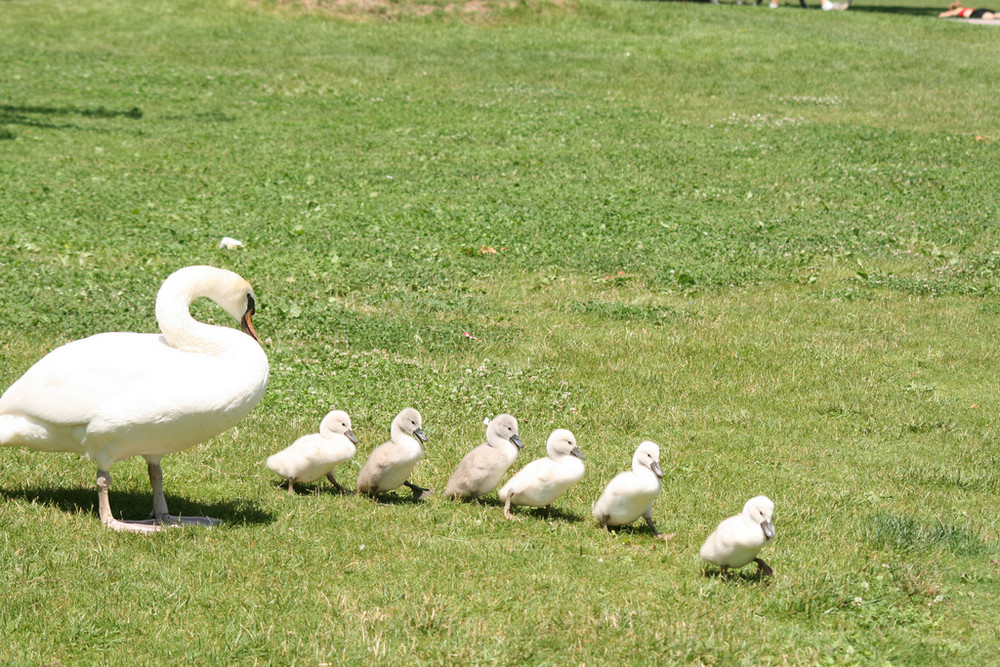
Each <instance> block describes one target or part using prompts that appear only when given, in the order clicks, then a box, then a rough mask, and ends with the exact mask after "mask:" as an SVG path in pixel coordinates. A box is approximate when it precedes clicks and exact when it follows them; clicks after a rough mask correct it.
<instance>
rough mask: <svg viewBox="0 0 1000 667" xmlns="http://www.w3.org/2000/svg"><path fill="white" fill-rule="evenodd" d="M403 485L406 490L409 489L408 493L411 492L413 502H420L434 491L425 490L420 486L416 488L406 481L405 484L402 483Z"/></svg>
mask: <svg viewBox="0 0 1000 667" xmlns="http://www.w3.org/2000/svg"><path fill="white" fill-rule="evenodd" d="M403 484H404V485H405V486H406V487H407V488H408V489H410V491H413V499H414V500H420V499H421V498H423V497H424V496H429V495H430V494H432V493H434V491H433V490H432V489H425V488H424V487H422V486H417V485H416V484H414V483H413V482H408V481H407V482H403Z"/></svg>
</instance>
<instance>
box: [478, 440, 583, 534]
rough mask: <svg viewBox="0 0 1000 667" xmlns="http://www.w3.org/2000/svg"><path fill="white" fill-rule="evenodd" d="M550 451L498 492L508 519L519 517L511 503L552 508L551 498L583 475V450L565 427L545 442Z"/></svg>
mask: <svg viewBox="0 0 1000 667" xmlns="http://www.w3.org/2000/svg"><path fill="white" fill-rule="evenodd" d="M545 450H546V452H547V453H548V456H546V457H545V458H543V459H536V460H534V461H532V462H531V463H529V464H528V465H526V466H524V467H523V468H521V469H520V470H519V471H518V472H517V474H515V475H514V476H513V477H511V478H510V479H509V480H508V481H507V483H506V484H504V485H503V488H501V489H500V492H499V493H498V494H497V495H498V496H499V497H500V500H502V501H503V502H504V507H503V515H504V516H505V517H506V518H507V519H509V520H516V519H517V517H516V516H514V515H513V514H511V513H510V506H511V505H530V506H532V507H544V508H545V510H546V512H548V511H550V510H551V508H552V501H554V500H555V499H556V498H558V497H559V496H561V495H562V494H563V493H565V492H566V489H568V488H569V487H571V486H573V485H574V484H576V483H577V482H579V481H580V480H581V479H582V478H583V472H584V466H583V452H581V451H580V449H579V447H577V446H576V438H575V437H574V436H573V434H572V433H570V432H569V431H567V430H566V429H564V428H558V429H556V430H554V431H552V434H551V435H550V436H549V440H548V442H547V443H546V445H545Z"/></svg>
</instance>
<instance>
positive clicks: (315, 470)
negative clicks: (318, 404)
mask: <svg viewBox="0 0 1000 667" xmlns="http://www.w3.org/2000/svg"><path fill="white" fill-rule="evenodd" d="M357 442H358V439H357V437H356V436H355V435H354V431H353V430H352V429H351V418H350V417H349V416H348V415H347V413H346V412H344V411H343V410H333V411H331V412H330V413H329V414H327V415H326V417H323V421H321V422H320V424H319V433H311V434H310V435H304V436H302V437H301V438H299V439H298V440H296V441H295V442H293V443H292V444H291V445H289V446H288V447H286V448H285V449H283V450H281V451H280V452H278V453H276V454H272V455H271V456H269V457H267V467H268V468H270V469H271V470H272V471H273V472H274V473H276V474H278V475H280V476H282V477H284V478H286V479H287V480H288V493H290V494H294V493H295V490H294V485H295V483H296V482H301V483H303V484H309V483H310V482H315V481H316V480H317V479H319V478H320V477H323V476H326V478H327V479H328V480H330V483H332V484H333V485H334V486H335V487H337V490H338V491H340V492H341V493H349V491H348V490H347V489H345V488H344V487H342V486H341V485H340V484H339V483H338V482H337V480H336V478H334V476H333V471H334V468H336V467H337V466H338V465H340V464H341V463H343V462H345V461H348V460H350V459H351V457H353V456H354V452H355V445H356V444H357Z"/></svg>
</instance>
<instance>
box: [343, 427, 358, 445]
mask: <svg viewBox="0 0 1000 667" xmlns="http://www.w3.org/2000/svg"><path fill="white" fill-rule="evenodd" d="M344 435H346V436H347V439H348V440H350V441H351V442H353V443H354V444H355V445H356V444H358V436H356V435H354V431H353V430H352V429H347V430H346V431H344Z"/></svg>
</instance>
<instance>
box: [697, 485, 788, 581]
mask: <svg viewBox="0 0 1000 667" xmlns="http://www.w3.org/2000/svg"><path fill="white" fill-rule="evenodd" d="M773 515H774V503H773V502H771V499H770V498H768V497H767V496H755V497H753V498H751V499H750V500H748V501H747V502H746V505H744V506H743V511H742V512H741V513H739V514H737V515H736V516H731V517H729V518H728V519H725V520H723V521H722V523H720V524H719V527H718V528H716V529H715V532H713V533H712V534H711V535H709V536H708V539H707V540H705V544H703V545H702V546H701V552H700V555H701V558H702V560H704V561H706V562H708V563H712V564H713V565H718V566H719V567H720V568H721V569H722V573H723V574H726V571H727V570H728V569H729V568H731V567H743V566H744V565H746V564H747V563H749V562H751V561H753V562H755V563H757V567H758V571H759V572H760V573H761V574H763V575H764V576H766V577H770V576H772V575H773V574H774V570H772V569H771V567H770V566H769V565H768V564H767V563H765V562H764V561H763V560H761V559H760V558H758V557H757V554H758V553H759V552H760V550H761V548H762V547H763V546H764V545H765V544H767V542H768V540H770V539H771V538H772V537H774V525H773V524H772V523H771V518H772V517H773Z"/></svg>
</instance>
